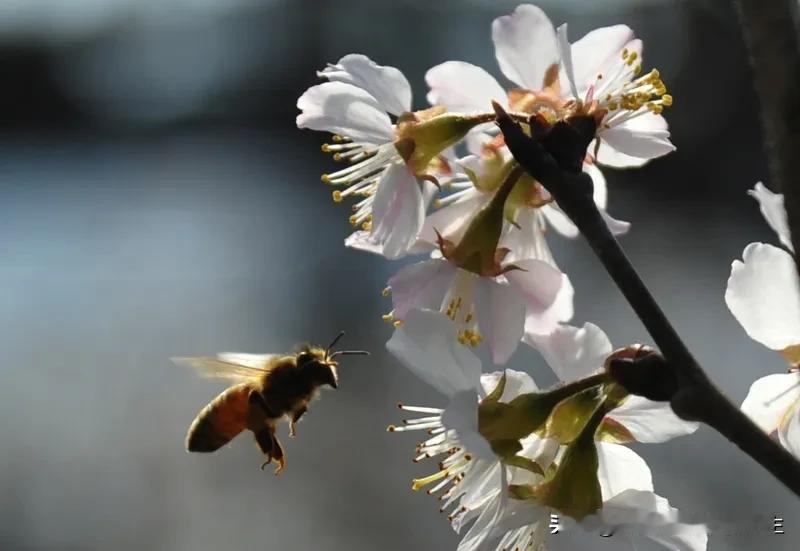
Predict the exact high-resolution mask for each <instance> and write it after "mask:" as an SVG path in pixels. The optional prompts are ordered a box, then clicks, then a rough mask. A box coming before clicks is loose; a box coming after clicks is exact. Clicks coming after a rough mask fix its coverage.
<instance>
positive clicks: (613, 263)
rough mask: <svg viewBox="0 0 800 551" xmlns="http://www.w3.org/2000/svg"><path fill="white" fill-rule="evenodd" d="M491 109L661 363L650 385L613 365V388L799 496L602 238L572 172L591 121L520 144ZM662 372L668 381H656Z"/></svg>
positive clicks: (795, 466)
mask: <svg viewBox="0 0 800 551" xmlns="http://www.w3.org/2000/svg"><path fill="white" fill-rule="evenodd" d="M495 109H496V111H497V115H498V116H497V123H498V125H499V126H500V129H501V130H502V131H503V135H504V137H505V141H506V144H507V145H508V148H509V149H510V150H511V153H512V154H513V155H514V158H515V159H516V160H517V162H518V163H519V164H520V165H522V166H523V167H524V168H525V170H526V171H528V173H529V174H530V175H531V176H533V177H534V178H536V179H537V180H538V181H539V182H540V183H541V184H542V185H543V186H544V187H545V188H546V189H547V191H549V192H550V194H551V195H552V196H553V197H554V198H555V200H556V202H557V203H558V205H559V207H561V209H562V210H563V211H564V212H565V213H566V214H567V216H569V218H570V219H571V220H572V222H573V223H574V224H575V225H576V226H577V227H578V229H579V230H580V231H581V233H582V234H583V236H584V237H585V238H586V240H587V241H588V242H589V244H590V245H591V247H592V249H594V252H595V253H596V254H597V256H598V257H599V259H600V261H601V262H602V263H603V266H604V267H605V268H606V270H607V271H608V273H609V274H610V275H611V277H612V279H613V280H614V282H615V283H616V284H617V287H619V289H620V291H622V294H623V295H624V296H625V298H626V299H627V300H628V302H629V303H630V305H631V306H632V307H633V309H634V311H635V312H636V314H637V315H638V316H639V319H641V321H642V323H643V324H644V325H645V327H646V328H647V330H648V332H649V333H650V335H651V336H652V337H653V340H654V341H655V343H656V344H657V345H658V347H659V348H660V349H661V353H662V354H663V355H664V358H665V361H663V362H655V363H654V362H650V363H649V364H648V365H647V366H646V367H647V368H648V369H654V370H659V373H658V376H653V377H642V376H633V374H631V376H627V377H626V376H624V372H625V370H626V369H637V368H639V367H640V366H639V364H638V363H637V362H631V363H629V364H628V365H627V366H626V365H625V363H617V364H615V367H616V372H617V374H618V375H619V374H620V373H622V374H623V376H621V377H618V379H617V380H618V381H619V382H620V384H623V386H626V389H627V390H628V391H629V392H631V393H633V394H638V395H642V396H665V397H667V396H668V397H669V402H670V405H671V406H672V409H673V410H674V411H675V413H676V414H677V415H678V416H679V417H681V418H683V419H687V420H692V421H701V422H703V423H705V424H707V425H709V426H711V427H712V428H714V429H715V430H717V431H718V432H719V433H720V434H722V435H723V436H725V437H726V438H728V439H729V440H730V441H731V442H733V443H734V444H736V445H737V446H739V448H741V449H742V450H743V451H744V452H745V453H747V454H748V455H749V456H750V457H752V458H753V459H755V460H756V461H757V462H758V463H759V464H761V466H763V467H764V468H765V469H767V470H768V471H769V472H771V473H772V474H773V475H774V476H775V477H776V478H777V479H778V480H780V481H781V482H783V483H784V484H785V485H786V486H787V487H788V488H789V489H791V490H792V491H793V492H794V493H795V494H797V495H798V496H800V462H798V461H797V459H795V458H794V457H793V456H792V455H791V454H790V453H789V452H788V451H786V450H785V449H784V448H783V447H781V446H780V445H779V444H778V443H777V442H775V441H774V440H772V439H771V438H770V437H769V435H767V434H766V433H765V432H764V431H762V430H761V429H760V428H759V427H758V426H757V425H756V424H755V423H753V422H752V421H751V420H750V419H749V418H748V417H747V416H746V415H745V414H744V413H742V412H741V410H739V408H738V407H736V406H735V405H734V404H733V403H731V401H730V400H728V399H727V398H726V397H725V396H724V395H723V394H722V392H721V391H720V390H719V389H718V388H717V387H716V385H714V383H712V382H711V380H710V379H709V378H708V377H707V375H706V373H705V372H704V371H703V369H702V368H701V367H700V365H699V364H698V363H697V361H696V360H695V359H694V357H693V356H692V354H691V352H689V349H688V348H687V347H686V345H685V344H684V343H683V341H682V340H681V338H680V336H679V335H678V333H677V332H676V331H675V329H674V328H673V327H672V325H671V324H670V322H669V320H668V319H667V317H666V316H665V315H664V312H662V310H661V308H660V307H659V305H658V303H657V302H656V301H655V299H654V298H653V296H652V295H651V294H650V291H649V290H648V288H647V286H646V285H645V284H644V282H642V280H641V278H640V277H639V274H638V273H636V270H635V269H634V267H633V265H632V264H631V263H630V261H629V260H628V258H627V257H626V256H625V253H624V252H623V250H622V247H620V245H619V242H617V240H616V238H615V237H614V236H613V235H612V234H611V232H610V231H609V229H608V226H607V225H606V223H605V221H604V220H603V218H602V215H601V214H600V212H599V210H598V209H597V206H596V205H595V203H594V200H593V198H592V182H591V178H590V177H589V176H588V175H586V174H584V173H583V172H581V169H580V166H581V161H582V158H583V152H585V151H586V147H587V145H588V144H589V141H590V140H591V139H592V137H593V136H594V130H595V129H594V122H593V120H592V119H590V118H586V117H583V118H577V119H573V120H572V121H569V124H568V123H565V122H561V123H558V124H556V125H555V126H554V127H553V129H552V130H550V131H549V132H548V133H547V134H545V135H544V136H543V137H542V138H538V139H536V138H532V137H530V136H527V135H526V134H525V133H524V132H523V131H522V129H521V128H520V127H519V126H518V125H517V124H516V123H515V122H514V121H513V120H512V119H511V118H510V117H508V116H507V115H506V114H505V112H504V111H503V109H502V108H501V107H500V106H499V105H495ZM534 130H535V129H534ZM577 152H580V153H577ZM664 370H669V371H670V372H671V373H672V376H664ZM611 373H612V375H613V374H614V373H615V370H611ZM665 401H666V400H665Z"/></svg>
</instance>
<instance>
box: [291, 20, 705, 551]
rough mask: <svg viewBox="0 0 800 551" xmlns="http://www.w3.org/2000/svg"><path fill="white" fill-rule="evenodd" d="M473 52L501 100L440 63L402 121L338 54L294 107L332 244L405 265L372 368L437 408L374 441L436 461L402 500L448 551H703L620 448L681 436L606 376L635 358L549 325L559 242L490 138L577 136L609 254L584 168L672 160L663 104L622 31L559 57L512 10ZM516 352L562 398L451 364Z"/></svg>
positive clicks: (686, 425)
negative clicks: (442, 538)
mask: <svg viewBox="0 0 800 551" xmlns="http://www.w3.org/2000/svg"><path fill="white" fill-rule="evenodd" d="M491 39H492V41H493V43H494V48H495V55H496V58H497V62H498V65H499V69H500V71H501V73H502V74H503V76H504V77H505V79H506V80H507V82H508V84H507V85H503V84H501V83H500V82H498V80H496V79H495V78H494V77H493V76H491V75H490V73H489V72H487V71H486V70H484V69H482V68H480V67H477V66H475V65H472V64H469V63H466V62H462V61H447V62H444V63H442V64H440V65H437V66H435V67H433V68H431V69H430V70H429V71H428V72H427V74H426V75H425V81H426V83H427V85H428V87H429V92H428V94H427V98H426V99H427V100H428V102H429V103H430V104H431V107H427V108H423V109H419V110H413V108H412V94H411V87H410V85H409V82H408V80H407V79H406V78H405V76H404V75H403V74H402V72H401V71H399V70H398V69H396V68H394V67H388V66H381V65H379V64H377V63H375V62H374V61H372V60H371V59H369V58H368V57H366V56H364V55H356V54H351V55H346V56H344V57H342V58H341V59H340V60H339V61H338V62H336V63H334V64H330V65H328V66H327V67H325V68H324V69H322V70H321V71H319V72H318V76H319V77H320V78H321V79H323V80H324V82H322V83H320V84H317V85H315V86H312V87H311V88H309V89H308V90H307V91H306V92H305V93H303V94H302V96H301V97H300V98H299V99H298V102H297V107H298V108H299V110H300V111H301V112H300V114H299V115H298V117H297V126H298V127H299V128H309V129H312V130H318V131H323V132H328V133H331V134H332V138H331V139H330V142H329V143H326V144H325V145H323V146H322V150H323V151H324V152H328V153H332V154H333V158H334V160H335V161H337V162H342V163H344V167H343V168H341V169H339V170H337V171H335V172H331V173H328V174H324V175H323V176H322V181H323V182H324V183H326V184H328V185H330V186H332V187H333V191H332V197H333V200H334V201H335V202H337V203H339V202H344V201H348V202H351V201H352V211H351V214H350V216H349V221H350V223H351V224H352V225H353V227H354V231H353V233H352V234H351V235H350V236H349V237H348V238H347V239H346V241H345V244H346V245H347V246H348V247H352V248H355V249H360V250H364V251H368V252H371V253H375V254H379V255H382V256H383V257H385V258H387V259H389V260H396V259H399V258H402V257H406V256H410V255H420V256H422V255H424V256H423V260H420V261H418V262H415V263H410V264H406V265H405V266H403V267H401V268H400V269H399V270H398V271H397V272H396V273H395V275H394V276H393V277H391V278H390V280H389V281H388V285H387V287H386V289H385V291H384V294H385V295H386V296H390V297H391V304H392V307H391V311H390V312H389V313H388V314H386V316H384V318H385V319H386V320H387V321H389V322H391V323H392V324H393V325H394V334H393V335H392V337H391V338H390V340H389V341H388V343H387V348H388V350H389V351H390V352H391V354H392V355H394V356H395V357H396V358H397V359H398V360H399V361H400V363H402V364H403V365H405V366H406V367H407V368H408V369H410V370H411V371H412V372H413V373H415V374H416V375H418V376H419V378H420V379H421V380H422V381H424V382H426V383H428V384H429V385H431V386H432V387H434V388H435V389H437V390H438V391H439V392H441V394H442V395H443V397H444V400H443V403H442V404H441V406H442V407H428V406H415V405H401V408H402V409H403V410H405V411H407V412H410V413H412V414H414V415H413V416H412V418H409V419H405V420H404V421H403V423H402V424H400V425H398V426H392V427H390V430H391V431H393V432H405V431H418V430H422V431H424V434H425V435H426V437H425V439H424V441H423V442H421V443H420V444H419V445H418V446H417V456H416V458H415V459H416V460H417V461H421V460H423V459H426V458H433V457H438V458H440V462H439V468H438V470H436V472H435V473H433V474H431V475H430V476H428V477H425V478H422V479H418V480H415V481H414V488H415V489H423V488H425V489H426V490H427V492H428V493H430V494H438V495H439V498H440V499H441V500H442V502H443V503H442V510H443V511H447V512H448V515H449V516H448V518H449V521H450V522H451V524H452V526H453V528H454V529H455V530H456V531H457V532H458V533H459V534H462V536H463V537H462V539H461V543H460V545H459V550H462V551H465V550H476V549H495V548H497V549H531V548H532V549H540V548H542V546H543V545H544V543H545V541H548V545H550V544H553V543H555V542H553V541H550V540H553V538H548V536H549V534H550V532H551V530H550V529H549V527H548V522H549V521H550V518H551V515H558V516H559V518H563V519H564V522H567V523H572V524H578V525H580V526H581V527H582V528H583V529H584V530H586V531H587V532H588V533H592V532H603V533H606V532H608V531H609V530H611V531H613V533H614V535H615V537H620V538H624V537H634V535H644V536H646V537H649V538H651V539H653V540H655V541H658V542H660V543H662V544H664V545H665V546H667V547H669V548H674V549H689V550H701V549H705V548H706V542H707V533H706V529H705V527H704V526H702V525H687V524H682V523H680V522H679V519H678V512H677V510H676V509H675V508H674V507H672V506H670V504H669V502H668V501H667V500H666V499H664V498H663V497H661V496H659V495H657V494H655V493H654V488H653V481H652V476H651V473H650V470H649V468H648V467H647V464H646V463H645V461H644V460H643V459H642V458H641V457H640V456H639V455H638V454H637V453H636V452H634V451H633V450H632V449H631V448H630V447H628V446H627V445H626V444H630V443H632V442H644V443H657V442H664V441H666V440H668V439H670V438H673V437H676V436H680V435H685V434H689V433H691V432H693V431H694V430H696V428H697V425H696V424H695V423H690V422H686V421H683V420H681V419H679V418H678V417H677V416H675V415H674V413H672V411H671V409H670V408H669V406H668V404H666V403H658V402H652V401H650V400H647V399H645V398H641V397H638V396H632V395H628V393H627V392H626V391H625V390H624V389H623V388H622V387H621V386H619V385H618V384H616V383H615V382H614V381H613V380H612V379H611V378H610V377H609V376H608V375H607V374H606V370H605V367H604V366H605V365H606V363H607V361H608V359H609V358H610V357H611V358H613V357H615V356H618V355H630V354H634V355H635V354H637V353H639V349H638V348H636V347H633V348H627V349H623V350H620V351H617V352H613V349H612V346H611V343H610V341H609V339H608V337H607V336H606V335H605V333H603V331H602V330H601V329H600V328H599V327H597V326H595V325H593V324H591V323H586V324H584V325H583V326H582V327H575V326H572V325H569V324H568V322H570V320H571V319H572V317H573V295H574V292H575V290H574V289H573V287H572V284H571V282H570V279H569V277H568V276H567V275H566V274H564V273H563V272H562V271H561V270H560V269H559V268H558V265H557V264H556V261H555V259H554V257H553V254H552V253H551V251H550V248H549V246H548V243H547V239H546V236H547V233H548V231H550V230H552V231H555V232H557V233H559V234H561V235H563V236H566V237H569V238H574V237H576V236H577V235H578V230H577V228H576V227H575V226H574V225H573V224H572V222H571V221H570V220H569V218H568V217H567V216H566V215H565V213H564V212H563V211H562V210H561V209H560V208H559V206H558V204H557V203H556V202H555V201H554V199H553V197H552V196H551V195H550V194H549V193H548V192H547V190H546V189H545V188H544V187H543V186H542V185H541V184H540V183H539V182H538V181H536V180H535V179H534V178H533V177H531V176H530V175H528V174H527V173H525V172H524V171H523V170H522V169H521V167H520V166H519V165H518V163H517V162H516V160H515V159H514V158H513V156H512V155H511V153H510V152H509V150H508V148H507V147H506V145H505V142H504V139H503V135H502V134H501V133H499V131H498V129H497V127H496V126H495V125H494V124H493V122H494V120H495V118H496V114H495V109H498V110H502V111H504V112H506V113H508V115H509V116H510V117H512V119H514V120H515V121H517V122H518V123H519V124H520V125H521V126H522V128H523V130H524V131H525V132H527V133H528V134H529V135H532V136H534V135H536V133H537V132H545V133H546V132H547V131H548V130H549V129H551V128H553V127H554V126H555V125H556V124H557V123H561V122H566V123H569V122H570V121H573V120H575V119H576V118H584V119H590V120H592V121H593V123H594V127H595V129H596V131H595V134H594V137H593V139H592V140H591V142H590V143H589V145H588V147H587V148H586V151H585V153H584V154H583V162H582V170H583V172H585V173H586V174H588V175H589V176H590V178H591V181H592V184H593V198H594V201H595V203H596V205H597V207H598V209H599V210H600V212H601V213H602V214H603V216H604V218H605V220H606V222H607V224H608V226H609V228H610V229H611V230H612V231H613V232H614V233H617V234H621V233H624V232H626V231H628V229H629V226H630V225H629V224H628V223H627V222H624V221H621V220H616V219H614V218H613V217H612V216H610V215H609V214H608V213H607V212H606V208H607V199H608V194H607V187H606V181H605V178H604V176H603V173H602V171H601V168H600V167H601V166H605V167H613V168H621V167H638V166H641V165H643V164H644V163H646V162H648V161H649V160H651V159H654V158H657V157H660V156H662V155H665V154H667V153H669V152H671V151H673V150H674V146H673V145H672V143H671V142H670V140H669V131H668V129H667V123H666V121H665V119H664V117H663V115H662V112H663V110H664V108H666V107H669V106H670V105H671V104H672V96H671V95H669V94H668V93H667V90H666V86H665V85H664V83H663V82H662V80H661V77H660V75H659V73H658V71H657V70H655V69H653V70H650V71H646V72H645V71H643V70H642V67H643V65H642V42H641V41H640V40H639V39H637V38H635V37H634V34H633V31H632V30H631V29H630V28H628V27H627V26H625V25H616V26H611V27H604V28H600V29H596V30H594V31H591V32H589V33H588V34H586V35H585V36H583V37H582V38H580V39H579V40H576V41H575V42H572V43H571V42H570V41H569V39H568V36H567V26H566V25H562V26H561V27H559V28H558V29H556V28H555V27H554V26H553V24H552V23H551V22H550V20H549V19H548V17H547V16H546V15H545V13H544V12H543V11H542V10H541V9H539V8H538V7H536V6H533V5H529V4H523V5H520V6H519V7H518V8H517V9H516V10H514V12H513V13H511V14H509V15H505V16H503V17H499V18H497V19H495V20H494V21H493V22H492V24H491ZM493 106H494V108H493ZM520 345H523V346H530V347H533V348H534V349H536V350H538V351H539V352H540V353H541V355H542V357H543V358H544V359H545V360H546V361H547V363H548V365H549V366H550V367H551V368H552V369H553V371H554V372H555V374H556V375H557V376H558V377H559V379H560V380H561V381H562V383H561V384H559V385H558V386H556V387H555V388H553V389H549V390H540V389H539V388H538V387H537V385H536V384H535V383H534V381H533V380H532V378H531V377H530V376H529V375H528V374H526V373H524V372H519V371H514V370H510V369H505V370H499V371H493V372H487V373H484V372H483V369H482V363H481V361H480V360H479V359H478V357H477V356H476V355H475V354H474V353H473V351H472V350H471V349H472V348H476V347H477V348H482V347H485V348H486V351H487V353H488V355H489V357H490V358H491V361H492V362H493V363H494V364H495V365H498V366H502V365H504V364H506V362H507V361H508V360H509V359H510V357H511V356H512V354H514V352H515V350H516V349H517V348H518V347H519V346H520ZM487 371H491V370H487Z"/></svg>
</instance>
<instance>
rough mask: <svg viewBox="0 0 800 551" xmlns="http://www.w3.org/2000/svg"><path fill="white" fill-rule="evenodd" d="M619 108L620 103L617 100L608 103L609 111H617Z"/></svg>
mask: <svg viewBox="0 0 800 551" xmlns="http://www.w3.org/2000/svg"><path fill="white" fill-rule="evenodd" d="M617 109H619V104H618V103H617V102H616V101H612V102H611V103H609V104H608V110H609V111H616V110H617Z"/></svg>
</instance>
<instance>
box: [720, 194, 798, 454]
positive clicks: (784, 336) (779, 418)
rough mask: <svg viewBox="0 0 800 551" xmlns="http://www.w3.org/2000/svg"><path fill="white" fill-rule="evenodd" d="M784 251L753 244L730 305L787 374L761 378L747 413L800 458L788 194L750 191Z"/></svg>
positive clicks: (736, 272)
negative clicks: (778, 357)
mask: <svg viewBox="0 0 800 551" xmlns="http://www.w3.org/2000/svg"><path fill="white" fill-rule="evenodd" d="M750 195H752V196H753V197H755V199H756V200H757V201H758V203H759V206H760V208H761V213H762V214H763V215H764V218H765V219H766V221H767V223H768V224H769V226H770V227H771V228H772V229H773V230H774V231H775V233H776V234H777V235H778V240H779V241H780V242H781V245H783V247H785V248H784V249H782V248H779V247H775V246H774V245H769V244H766V243H750V244H749V245H748V246H747V247H746V248H745V250H744V252H743V253H742V260H741V261H740V260H736V261H734V262H733V266H731V276H730V278H729V279H728V288H727V289H726V291H725V302H726V303H727V304H728V308H729V309H730V311H731V313H732V314H733V315H734V317H736V319H737V320H738V321H739V323H740V324H741V325H742V327H743V328H744V330H745V331H746V332H747V334H748V335H750V337H751V338H752V339H753V340H755V341H757V342H760V343H761V344H763V345H764V346H766V347H767V348H770V349H772V350H775V351H776V352H778V353H779V354H780V355H781V356H782V357H783V359H784V360H786V363H787V364H788V372H787V373H776V374H774V375H767V376H766V377H762V378H761V379H758V380H757V381H756V382H754V383H753V385H752V386H751V387H750V392H748V394H747V397H746V398H745V400H744V402H743V403H742V410H743V411H744V412H745V413H746V414H747V415H749V416H750V417H751V418H752V419H753V420H754V421H755V422H756V424H757V425H758V426H759V427H761V428H762V429H764V430H765V431H766V432H767V433H777V435H778V439H779V440H780V442H781V444H783V445H784V446H785V447H786V448H787V449H788V450H789V451H791V452H792V453H793V454H794V455H795V456H797V457H800V287H798V281H800V279H799V278H798V273H797V264H796V261H795V258H794V254H795V251H794V249H793V247H792V241H791V237H790V235H789V223H788V220H787V217H786V211H785V210H784V208H783V195H780V194H777V193H772V192H771V191H769V190H768V189H767V188H766V187H764V185H763V184H762V183H760V182H759V183H757V184H756V186H755V188H754V189H753V190H751V191H750Z"/></svg>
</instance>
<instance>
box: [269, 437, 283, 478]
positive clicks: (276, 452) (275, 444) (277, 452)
mask: <svg viewBox="0 0 800 551" xmlns="http://www.w3.org/2000/svg"><path fill="white" fill-rule="evenodd" d="M271 458H272V459H274V460H275V462H276V463H278V466H277V467H275V474H276V475H278V474H279V473H280V472H281V471H282V470H283V468H284V467H285V466H286V459H284V456H283V448H282V447H281V443H280V441H279V440H278V437H277V436H275V434H274V433H273V434H272V454H271Z"/></svg>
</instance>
